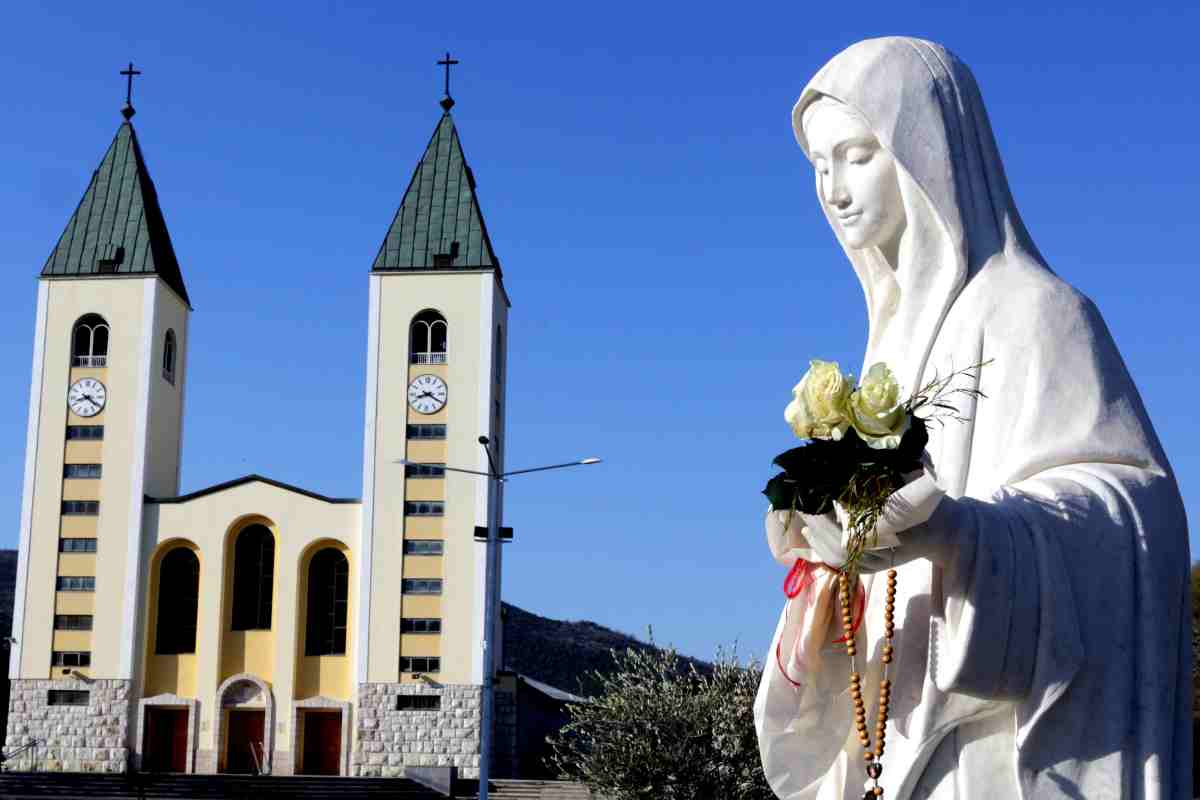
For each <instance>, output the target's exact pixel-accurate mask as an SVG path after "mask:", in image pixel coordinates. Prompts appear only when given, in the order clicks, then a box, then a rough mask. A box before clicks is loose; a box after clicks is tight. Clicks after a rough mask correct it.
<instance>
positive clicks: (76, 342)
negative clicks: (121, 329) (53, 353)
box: [71, 314, 108, 367]
mask: <svg viewBox="0 0 1200 800" xmlns="http://www.w3.org/2000/svg"><path fill="white" fill-rule="evenodd" d="M71 366H73V367H105V366H108V323H107V322H105V320H104V317H102V316H100V315H99V314H85V315H84V316H82V317H80V318H79V321H78V322H76V323H75V330H73V331H72V332H71Z"/></svg>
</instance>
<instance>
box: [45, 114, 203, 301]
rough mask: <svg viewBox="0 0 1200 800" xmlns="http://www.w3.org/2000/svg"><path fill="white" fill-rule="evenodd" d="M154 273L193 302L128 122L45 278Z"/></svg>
mask: <svg viewBox="0 0 1200 800" xmlns="http://www.w3.org/2000/svg"><path fill="white" fill-rule="evenodd" d="M153 274H157V275H159V276H160V277H161V278H162V279H163V280H164V281H165V282H166V283H167V285H168V286H170V287H171V288H172V289H173V290H174V291H175V292H176V293H177V294H178V295H179V297H180V298H181V299H182V300H183V301H184V302H185V303H188V305H189V306H190V305H191V302H190V301H189V300H188V294H187V289H186V288H185V287H184V285H183V273H181V272H180V271H179V261H178V260H176V258H175V248H174V247H172V246H171V236H170V234H169V233H167V223H166V221H165V220H164V219H163V214H162V209H161V208H159V206H158V194H157V192H155V191H154V181H152V180H150V173H149V171H148V170H147V169H146V162H145V159H143V158H142V149H141V147H140V146H138V140H137V134H136V133H134V130H133V125H132V124H130V123H129V122H128V121H126V122H123V123H121V127H119V128H117V135H116V136H114V137H113V141H112V144H111V145H109V147H108V152H106V153H105V154H104V159H103V160H102V161H101V162H100V167H99V168H98V169H97V170H96V171H95V172H94V173H92V181H91V183H89V184H88V188H87V191H85V192H84V193H83V199H82V200H80V201H79V207H78V208H76V209H75V213H74V214H73V215H71V219H70V221H69V222H68V223H67V227H66V230H64V231H63V234H62V236H61V237H60V238H59V240H58V245H57V246H55V248H54V252H53V253H51V254H50V258H49V259H47V260H46V266H45V267H43V268H42V277H48V278H54V277H60V276H63V277H66V276H73V277H77V276H108V275H115V276H127V275H153Z"/></svg>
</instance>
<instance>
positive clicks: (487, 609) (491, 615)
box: [393, 436, 600, 800]
mask: <svg viewBox="0 0 1200 800" xmlns="http://www.w3.org/2000/svg"><path fill="white" fill-rule="evenodd" d="M479 444H480V446H481V447H483V452H484V453H486V454H487V460H488V471H487V472H482V471H480V470H476V469H463V468H462V467H448V466H445V465H444V464H428V463H426V462H421V461H409V460H408V459H406V458H398V459H396V460H395V461H394V462H393V463H396V464H405V465H408V464H411V465H413V466H433V467H441V468H442V469H443V470H445V471H446V472H462V473H465V474H467V475H480V476H482V477H484V478H487V479H488V525H487V548H486V550H485V551H484V572H483V580H484V584H485V587H484V593H483V642H482V645H483V686H482V691H481V697H480V699H479V704H480V719H479V725H480V731H479V800H488V773H489V772H490V771H491V763H490V762H491V754H492V715H493V710H492V709H493V691H494V690H493V686H492V678H493V677H494V670H493V663H492V662H493V658H492V644H491V635H492V632H493V630H494V620H495V618H496V597H495V574H496V570H495V563H496V545H497V543H498V541H499V536H500V486H501V484H503V483H504V482H505V481H506V480H508V479H509V478H511V477H513V476H514V475H525V474H527V473H530V472H546V471H547V470H552V469H565V468H566V467H580V466H586V465H588V464H599V463H600V459H598V458H595V457H592V458H582V459H580V460H578V461H567V462H564V463H562V464H548V465H547V466H544V467H530V468H528V469H514V470H512V471H511V472H500V471H499V470H498V469H497V468H496V460H495V459H494V458H492V449H491V447H490V440H489V439H488V437H486V436H480V437H479Z"/></svg>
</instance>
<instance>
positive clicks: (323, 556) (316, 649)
mask: <svg viewBox="0 0 1200 800" xmlns="http://www.w3.org/2000/svg"><path fill="white" fill-rule="evenodd" d="M349 591H350V562H349V561H347V560H346V556H345V555H344V554H343V553H342V552H341V551H339V550H336V549H335V548H332V547H327V548H325V549H324V550H321V551H320V552H318V553H317V554H316V555H314V556H313V557H312V560H311V561H310V562H309V564H308V614H307V618H306V622H305V634H304V655H306V656H332V655H345V653H346V597H347V595H348V594H349Z"/></svg>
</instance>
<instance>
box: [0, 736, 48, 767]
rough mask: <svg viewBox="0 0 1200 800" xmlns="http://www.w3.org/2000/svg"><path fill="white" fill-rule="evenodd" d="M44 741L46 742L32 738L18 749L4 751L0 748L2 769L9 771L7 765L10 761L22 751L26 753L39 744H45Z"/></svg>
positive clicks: (0, 765)
mask: <svg viewBox="0 0 1200 800" xmlns="http://www.w3.org/2000/svg"><path fill="white" fill-rule="evenodd" d="M44 743H45V742H44V741H43V740H41V739H30V740H29V741H28V742H26V743H25V744H23V745H21V746H20V747H18V748H17V749H16V750H10V751H8V752H7V753H6V752H4V751H3V750H0V771H7V769H8V768H7V767H6V766H5V765H6V764H7V763H8V762H9V761H12V760H13V759H14V758H16V757H17V756H19V755H21V753H24V752H25V751H27V750H32V749H33V748H35V747H37V746H38V745H39V744H44Z"/></svg>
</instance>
